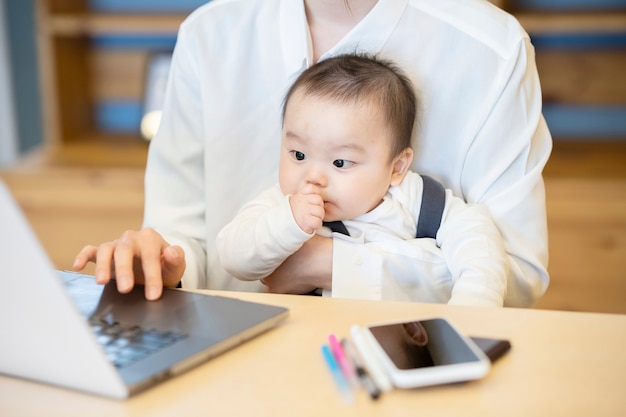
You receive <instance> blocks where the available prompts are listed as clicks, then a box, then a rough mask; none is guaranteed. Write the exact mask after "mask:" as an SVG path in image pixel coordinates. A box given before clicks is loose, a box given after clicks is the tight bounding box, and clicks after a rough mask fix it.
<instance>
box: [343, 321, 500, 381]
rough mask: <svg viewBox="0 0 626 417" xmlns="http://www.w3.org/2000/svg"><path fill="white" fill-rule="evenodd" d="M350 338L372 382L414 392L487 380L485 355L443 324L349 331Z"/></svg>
mask: <svg viewBox="0 0 626 417" xmlns="http://www.w3.org/2000/svg"><path fill="white" fill-rule="evenodd" d="M350 334H351V337H352V340H353V342H354V345H355V346H356V348H357V350H358V351H359V354H360V355H361V357H362V359H363V362H364V363H365V365H366V366H367V368H368V370H369V371H370V373H371V374H372V377H373V378H374V380H375V382H376V383H377V384H378V385H379V387H380V388H381V389H383V390H385V391H387V390H389V389H390V388H391V386H392V385H393V386H395V387H398V388H416V387H423V386H429V385H439V384H447V383H453V382H461V381H469V380H474V379H479V378H482V377H483V376H485V375H486V374H487V373H488V372H489V369H490V367H491V362H490V360H489V358H488V357H487V355H486V354H485V353H484V352H483V351H482V350H481V349H480V348H479V347H478V346H477V345H476V343H474V342H473V341H472V340H471V339H470V338H469V337H467V336H465V335H463V334H462V333H461V332H460V331H459V330H458V329H457V328H456V327H455V326H454V325H453V324H452V323H451V322H450V321H448V320H447V319H445V318H430V319H426V320H419V321H403V322H393V323H384V324H376V325H371V326H366V327H360V326H353V327H352V328H351V330H350Z"/></svg>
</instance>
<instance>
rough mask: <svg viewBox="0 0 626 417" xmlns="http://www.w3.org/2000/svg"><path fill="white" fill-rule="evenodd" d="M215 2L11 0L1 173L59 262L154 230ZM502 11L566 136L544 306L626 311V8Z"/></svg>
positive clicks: (551, 186) (524, 3)
mask: <svg viewBox="0 0 626 417" xmlns="http://www.w3.org/2000/svg"><path fill="white" fill-rule="evenodd" d="M205 2H206V1H203V0H125V1H124V0H0V178H1V179H2V180H3V181H4V182H5V183H6V184H7V185H8V186H9V188H11V190H12V191H13V193H14V195H15V196H16V198H17V200H18V202H19V204H20V205H21V206H22V208H23V209H24V212H25V213H26V215H27V217H28V219H29V220H30V222H31V224H32V225H33V228H34V229H35V231H36V232H37V234H38V235H39V237H40V239H41V241H42V243H43V245H44V247H45V248H46V250H47V251H48V253H49V254H50V256H51V258H52V261H53V263H54V264H55V266H56V267H57V268H59V269H69V268H70V267H71V263H72V260H73V257H74V255H75V253H76V252H77V251H78V250H79V249H80V248H81V247H82V246H83V245H84V244H87V243H99V242H102V241H104V240H109V239H114V238H116V237H117V236H118V235H119V234H120V233H121V232H122V231H123V230H125V229H128V228H138V227H140V225H141V218H142V209H143V169H144V166H145V160H146V153H147V148H148V140H149V138H150V137H151V134H152V133H151V132H153V130H154V126H155V123H158V108H159V103H160V98H161V94H162V91H163V88H164V80H165V78H166V77H167V70H168V65H169V56H170V53H171V51H172V49H173V47H174V44H175V42H176V32H177V29H178V25H179V24H180V22H181V21H182V20H183V19H184V17H185V16H186V15H187V14H189V12H190V11H191V10H193V9H194V8H196V7H198V6H199V5H201V4H203V3H205ZM492 3H494V4H496V5H497V6H498V7H501V8H503V9H505V10H506V11H508V12H509V13H511V14H513V15H514V16H516V17H517V18H518V19H519V20H520V22H521V23H522V25H523V26H524V28H525V29H526V30H527V31H528V32H529V34H530V36H531V40H532V42H533V44H534V46H535V49H536V54H537V66H538V69H539V74H540V79H541V83H542V90H543V97H544V116H545V117H546V120H547V122H548V125H549V127H550V130H551V132H552V134H553V136H554V140H555V143H554V151H553V154H552V157H551V160H550V161H549V163H548V166H547V167H546V170H545V179H546V189H547V198H548V221H549V232H550V266H549V270H550V274H551V278H552V282H551V285H550V288H549V290H548V292H547V293H546V295H545V296H544V298H543V299H542V300H541V301H540V302H539V304H538V305H537V308H545V309H563V310H579V311H596V312H608V313H620V314H624V313H626V0H501V1H497V0H493V1H492ZM154 110H156V111H157V113H155V112H154ZM0 250H2V248H0Z"/></svg>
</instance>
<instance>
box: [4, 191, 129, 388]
mask: <svg viewBox="0 0 626 417" xmlns="http://www.w3.org/2000/svg"><path fill="white" fill-rule="evenodd" d="M0 230H1V232H0V286H1V288H2V291H0V334H2V340H3V342H2V351H1V354H0V372H2V373H4V374H8V375H13V376H19V377H22V378H28V379H34V380H37V381H42V382H48V383H52V384H55V385H61V386H64V387H68V388H73V389H78V390H84V391H88V392H93V393H98V394H101V395H106V396H110V397H115V398H124V397H126V396H128V391H127V389H126V387H125V385H124V384H123V382H122V379H121V377H120V375H119V374H118V373H117V372H116V370H115V368H114V367H113V366H112V364H111V363H109V362H108V361H107V360H106V358H105V357H104V354H103V353H102V350H101V349H100V347H99V346H98V344H97V343H96V341H95V340H94V338H93V336H92V333H91V330H90V328H89V327H88V325H87V323H86V322H85V320H84V319H83V317H82V316H81V315H80V314H77V310H76V307H75V306H74V304H73V302H72V301H71V298H70V297H69V295H68V294H67V292H66V291H65V287H64V285H63V282H62V281H61V280H59V279H58V277H57V276H56V274H55V272H54V268H53V265H52V263H51V262H50V260H49V259H48V257H47V255H46V253H45V252H44V250H43V248H42V247H41V245H40V243H39V241H38V239H37V237H36V236H35V234H34V233H33V231H32V230H31V228H30V226H29V225H28V223H27V222H26V219H25V218H24V216H23V215H22V213H21V211H20V209H19V207H18V206H17V204H16V203H15V201H14V200H13V198H12V196H11V194H10V193H9V190H8V189H7V188H6V186H5V185H4V183H3V182H2V181H0Z"/></svg>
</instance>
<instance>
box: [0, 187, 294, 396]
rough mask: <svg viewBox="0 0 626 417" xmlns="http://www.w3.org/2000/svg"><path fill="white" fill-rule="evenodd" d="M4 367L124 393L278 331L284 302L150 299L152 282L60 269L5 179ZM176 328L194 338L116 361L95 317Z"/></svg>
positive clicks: (0, 246) (0, 226)
mask: <svg viewBox="0 0 626 417" xmlns="http://www.w3.org/2000/svg"><path fill="white" fill-rule="evenodd" d="M0 231H1V232H0V266H1V267H2V270H1V271H2V272H0V285H2V289H3V290H2V291H0V332H2V333H1V334H2V339H3V343H2V352H1V354H0V373H4V374H8V375H13V376H18V377H22V378H27V379H33V380H37V381H41V382H46V383H50V384H54V385H60V386H63V387H68V388H72V389H77V390H81V391H87V392H91V393H96V394H99V395H104V396H108V397H114V398H126V397H128V396H130V395H131V394H133V393H135V392H138V391H140V390H142V389H145V388H147V387H149V386H152V385H154V384H156V383H158V382H160V381H162V380H164V379H166V378H169V377H171V376H173V375H176V374H178V373H180V372H183V371H185V370H187V369H188V368H190V367H192V366H195V365H197V364H198V363H200V362H203V361H205V360H207V359H209V358H211V357H213V356H215V355H217V354H219V353H222V352H224V351H226V350H228V349H230V348H232V347H234V346H236V345H238V344H240V343H243V342H244V341H246V340H248V339H250V338H252V337H254V336H256V335H258V334H260V333H262V332H263V331H265V330H268V329H270V328H272V327H274V326H275V325H276V324H278V323H279V322H280V321H282V320H284V319H285V318H286V317H287V316H288V310H287V309H286V308H283V307H277V306H271V305H266V304H259V303H252V302H246V301H241V300H236V299H233V298H226V297H217V296H209V295H203V294H196V293H190V292H184V291H178V290H165V291H164V293H163V296H162V298H161V299H160V300H159V301H156V302H154V301H146V300H145V298H144V295H143V294H144V293H143V288H141V287H136V288H135V289H134V290H133V291H132V292H131V293H130V294H120V293H119V292H117V290H116V289H115V283H114V282H111V283H109V284H108V285H106V286H101V285H97V284H96V283H95V282H94V280H93V277H91V276H86V275H82V274H75V273H69V272H61V271H55V270H54V267H53V265H52V263H51V262H50V260H49V259H48V257H47V256H46V254H45V251H44V250H43V248H42V247H41V245H40V243H39V241H38V239H37V237H36V236H35V234H34V233H33V231H32V230H31V228H30V227H29V225H28V223H27V221H26V220H25V218H24V216H23V215H22V213H21V211H20V210H19V207H18V206H17V204H16V203H15V202H14V200H13V198H12V197H11V195H10V193H9V191H8V190H7V189H6V187H5V186H4V184H3V183H2V181H0ZM105 316H106V319H107V320H113V321H120V322H123V323H130V324H136V325H139V326H149V327H152V328H156V329H160V330H171V331H174V332H179V333H181V334H184V335H185V338H184V339H182V340H181V341H178V342H176V343H174V344H172V345H170V346H168V347H167V348H165V349H163V350H160V351H158V352H155V353H154V354H151V355H150V356H148V357H146V358H145V359H142V360H141V361H139V362H137V363H134V364H132V365H131V366H128V367H124V368H121V369H118V368H115V367H114V366H113V365H112V363H111V362H110V361H109V359H108V358H107V357H106V355H105V354H104V351H103V349H102V348H101V347H100V345H99V344H98V343H97V342H96V338H95V336H94V334H93V332H92V330H91V328H90V327H89V325H88V322H87V320H86V318H93V317H105Z"/></svg>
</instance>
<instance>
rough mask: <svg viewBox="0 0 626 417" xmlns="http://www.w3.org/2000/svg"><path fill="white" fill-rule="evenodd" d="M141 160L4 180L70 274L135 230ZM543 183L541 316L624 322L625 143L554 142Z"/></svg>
mask: <svg viewBox="0 0 626 417" xmlns="http://www.w3.org/2000/svg"><path fill="white" fill-rule="evenodd" d="M145 156H146V145H145V144H140V143H132V144H124V143H121V144H118V145H116V146H114V147H107V148H106V149H101V146H97V145H95V146H94V145H83V146H80V147H79V146H75V147H71V148H68V149H65V150H64V151H63V152H46V153H44V154H35V155H31V156H29V157H28V158H25V159H24V160H23V161H21V162H20V164H18V165H16V166H15V167H11V169H4V170H3V171H0V177H1V178H2V179H3V180H4V181H5V183H6V184H7V185H8V186H9V188H11V190H12V191H13V193H14V194H15V196H16V198H17V200H18V202H19V204H20V205H21V206H22V208H23V210H24V212H25V213H26V215H27V217H28V219H29V220H30V222H31V224H32V226H33V228H34V229H35V231H36V233H37V234H38V235H39V237H40V239H41V241H42V243H43V245H44V247H45V248H46V250H47V251H48V253H49V254H50V256H51V258H52V260H53V262H54V264H55V265H56V267H57V268H61V269H68V268H70V267H71V264H72V260H73V257H74V255H75V253H76V252H77V251H78V250H79V249H80V248H81V247H82V246H83V245H84V244H87V243H99V242H102V241H105V240H109V239H114V238H116V237H117V236H118V235H119V234H120V233H121V232H122V231H123V230H125V229H128V228H138V227H139V226H140V225H141V218H142V210H143V167H144V163H145ZM112 160H115V161H116V163H115V164H111V161H112ZM545 179H546V193H547V199H548V203H547V204H548V225H549V232H550V265H549V271H550V275H551V284H550V288H549V289H548V292H547V293H546V295H545V296H544V297H543V299H542V300H541V301H540V302H539V304H538V305H537V308H543V309H564V310H575V311H594V312H608V313H620V314H626V141H619V142H608V143H599V142H559V141H557V142H555V147H554V151H553V154H552V157H551V160H550V161H549V163H548V166H547V167H546V170H545Z"/></svg>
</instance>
